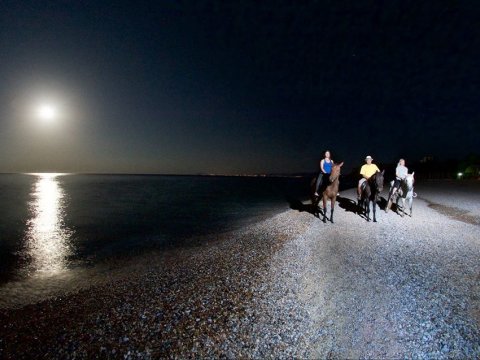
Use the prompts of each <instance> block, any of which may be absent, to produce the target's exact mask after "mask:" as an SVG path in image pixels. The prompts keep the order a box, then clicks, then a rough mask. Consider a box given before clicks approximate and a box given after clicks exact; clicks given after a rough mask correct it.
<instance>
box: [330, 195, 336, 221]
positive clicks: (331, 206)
mask: <svg viewBox="0 0 480 360" xmlns="http://www.w3.org/2000/svg"><path fill="white" fill-rule="evenodd" d="M334 207H335V196H334V197H333V198H332V199H331V202H330V222H331V223H332V224H333V209H334Z"/></svg>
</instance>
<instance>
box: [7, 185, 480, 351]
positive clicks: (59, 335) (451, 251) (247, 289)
mask: <svg viewBox="0 0 480 360" xmlns="http://www.w3.org/2000/svg"><path fill="white" fill-rule="evenodd" d="M478 190H479V186H478V184H477V183H472V185H471V188H470V190H468V191H463V190H462V191H460V192H458V193H455V191H454V190H453V189H452V188H451V186H450V185H449V184H445V183H440V184H438V183H435V184H433V185H432V184H428V183H424V184H420V185H419V186H418V187H417V188H416V192H417V193H418V195H419V198H417V199H416V200H415V201H414V211H413V217H411V218H410V217H404V218H402V217H400V216H399V215H397V214H396V213H394V212H390V213H388V214H386V213H385V212H383V211H379V212H378V216H377V219H378V222H377V223H368V222H366V221H365V219H363V218H362V217H360V216H359V215H358V214H356V213H355V212H354V211H355V205H354V201H353V199H354V192H353V191H352V190H346V191H343V192H342V193H341V197H340V198H339V202H338V203H337V208H336V211H335V220H336V222H335V224H329V223H327V224H324V223H323V222H321V221H320V220H319V219H318V218H316V217H314V216H313V215H312V214H311V213H310V212H308V211H306V210H308V203H307V202H305V203H304V205H303V206H300V207H298V206H294V208H295V209H292V210H289V211H286V212H284V213H282V214H279V215H276V216H274V217H272V218H269V219H267V220H263V221H261V222H259V223H256V224H253V225H249V226H248V227H246V228H244V229H241V230H238V231H234V232H230V233H224V234H219V235H216V236H211V237H210V238H209V239H208V242H206V243H204V244H202V245H199V246H192V247H190V248H185V249H182V250H181V251H179V250H172V251H169V252H164V253H161V254H152V255H150V256H142V257H139V258H136V259H133V260H132V261H130V262H128V263H125V264H123V265H122V266H121V267H120V269H121V270H116V271H112V277H111V279H110V280H109V281H108V280H107V281H106V282H105V283H104V284H102V285H97V286H94V287H91V288H89V289H85V290H82V291H80V292H78V293H75V294H69V295H66V296H62V297H58V298H54V299H50V300H48V301H43V302H40V303H38V304H33V305H27V306H25V307H22V308H20V309H4V310H1V311H0V324H1V329H0V356H1V357H3V358H45V357H48V358H74V357H79V358H92V357H111V358H134V357H135V358H138V357H140V358H151V357H153V358H157V357H174V358H177V357H180V358H184V357H192V356H196V357H197V356H198V357H228V358H239V357H247V358H265V357H274V358H278V357H280V358H286V357H301V358H305V357H309V358H346V357H348V358H399V357H414V358H452V357H453V358H478V357H479V356H480V340H479V339H480V296H479V295H480V282H479V280H480V226H478V224H475V223H474V222H472V221H462V219H461V218H458V217H456V216H449V214H448V213H445V212H442V211H439V209H436V208H435V207H432V206H429V205H430V204H431V203H435V204H439V205H442V206H444V207H446V208H447V209H453V208H454V209H457V210H455V211H458V210H462V211H467V215H469V216H470V217H471V218H473V219H474V220H475V219H477V214H476V213H475V211H472V210H471V209H472V205H471V204H472V196H473V197H475V196H477V195H476V194H478V192H477V191H478ZM384 192H386V190H384ZM452 193H453V194H454V195H455V194H456V195H457V196H455V201H456V202H455V203H454V204H452V200H451V198H450V196H451V194H452ZM443 194H449V195H448V196H444V195H443ZM383 195H384V196H385V193H384V194H383ZM462 197H463V198H464V201H462ZM463 204H466V205H465V207H464V208H462V206H463ZM296 205H298V204H296ZM452 205H453V206H452ZM473 209H474V210H475V207H473ZM469 219H470V218H469ZM475 221H476V220H475ZM200 243H202V242H199V244H200Z"/></svg>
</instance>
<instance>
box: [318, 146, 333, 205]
mask: <svg viewBox="0 0 480 360" xmlns="http://www.w3.org/2000/svg"><path fill="white" fill-rule="evenodd" d="M332 166H333V160H332V159H331V158H330V151H328V150H326V151H325V154H324V156H323V159H322V160H320V172H319V173H318V177H317V184H316V186H315V196H318V191H319V190H320V186H322V183H323V178H324V177H325V178H326V177H327V175H330V173H331V172H332Z"/></svg>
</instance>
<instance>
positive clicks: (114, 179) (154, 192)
mask: <svg viewBox="0 0 480 360" xmlns="http://www.w3.org/2000/svg"><path fill="white" fill-rule="evenodd" d="M306 191H308V179H301V178H245V177H200V176H199V177H195V176H133V175H126V176H125V175H69V174H12V175H9V174H5V175H0V213H1V214H2V216H1V217H0V303H1V297H2V296H3V297H5V296H8V295H9V291H10V290H8V289H11V288H15V289H16V290H15V291H18V288H19V287H20V288H22V289H23V290H22V291H27V290H25V288H32V291H40V292H42V291H47V290H48V288H49V286H55V287H61V286H63V285H62V283H65V282H68V281H71V279H72V278H75V277H76V276H80V275H78V274H82V273H83V272H82V271H81V270H82V269H85V268H91V267H94V266H95V265H96V264H98V263H101V262H104V261H108V260H109V259H115V258H119V257H125V256H131V255H135V254H142V253H146V252H147V253H148V252H149V251H151V250H152V249H155V250H161V249H162V248H165V247H172V246H174V247H178V248H180V249H181V248H182V247H183V246H188V245H189V241H190V239H192V238H194V237H195V236H197V235H203V234H209V233H216V232H221V231H226V230H230V229H235V228H238V227H240V226H242V225H244V224H245V223H248V222H251V221H255V220H257V219H259V218H261V217H266V216H270V215H273V214H275V213H278V212H281V211H283V210H286V209H288V207H289V203H288V201H287V199H288V198H289V197H290V198H292V197H293V198H304V197H305V196H306ZM59 279H64V280H63V282H61V283H59V282H58V280H59ZM65 279H70V280H65ZM12 284H16V285H12ZM27 284H28V285H27ZM2 287H3V292H2ZM35 288H37V289H36V290H35ZM6 289H7V290H8V291H7V290H6ZM22 291H20V293H21V292H22ZM47 292H48V291H47ZM20 293H19V294H18V295H19V296H20Z"/></svg>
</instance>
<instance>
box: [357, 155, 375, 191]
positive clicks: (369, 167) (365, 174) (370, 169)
mask: <svg viewBox="0 0 480 360" xmlns="http://www.w3.org/2000/svg"><path fill="white" fill-rule="evenodd" d="M365 161H366V164H364V165H362V168H361V169H360V175H362V178H361V179H360V180H359V181H358V188H357V195H358V200H360V199H361V195H362V184H363V183H364V182H365V181H367V180H368V179H370V177H371V176H372V175H373V174H375V173H376V172H377V171H380V169H379V168H378V166H377V165H375V164H372V161H373V158H372V157H371V156H370V155H368V156H367V157H366V158H365Z"/></svg>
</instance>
